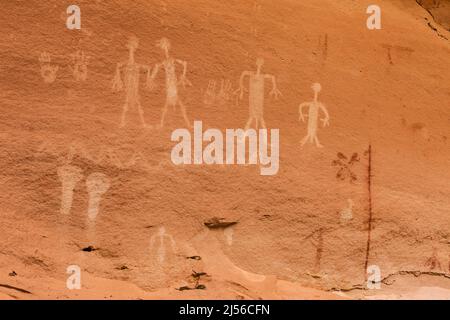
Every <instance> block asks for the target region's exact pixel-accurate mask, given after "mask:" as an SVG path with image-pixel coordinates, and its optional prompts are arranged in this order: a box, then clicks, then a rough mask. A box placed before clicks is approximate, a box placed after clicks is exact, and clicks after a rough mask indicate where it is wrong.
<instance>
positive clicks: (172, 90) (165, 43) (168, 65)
mask: <svg viewBox="0 0 450 320" xmlns="http://www.w3.org/2000/svg"><path fill="white" fill-rule="evenodd" d="M157 47H159V48H161V49H162V50H163V51H164V54H165V59H164V61H162V62H161V63H158V64H156V66H155V68H154V69H153V72H152V76H151V84H150V87H154V83H153V81H154V79H155V77H156V75H157V74H158V72H159V69H161V68H164V70H165V73H166V74H165V76H166V103H165V105H164V108H163V110H162V115H161V123H160V127H161V128H162V127H163V126H164V119H165V117H166V114H167V109H168V107H173V108H174V109H175V107H176V106H177V105H178V106H179V107H180V110H181V114H182V115H183V118H184V121H185V122H186V125H187V127H188V128H190V127H191V124H190V122H189V119H188V117H187V114H186V106H185V105H184V103H183V102H182V101H181V99H180V97H179V94H178V85H179V84H181V85H182V86H183V87H185V86H186V85H189V86H191V85H192V84H191V82H190V81H189V80H188V79H187V78H186V72H187V62H186V61H183V60H179V59H174V58H172V57H171V56H170V54H169V50H170V41H169V40H168V39H167V38H162V39H161V40H159V41H158V43H157ZM175 63H178V64H180V65H181V66H183V73H182V74H181V76H180V79H178V77H177V74H176V67H175Z"/></svg>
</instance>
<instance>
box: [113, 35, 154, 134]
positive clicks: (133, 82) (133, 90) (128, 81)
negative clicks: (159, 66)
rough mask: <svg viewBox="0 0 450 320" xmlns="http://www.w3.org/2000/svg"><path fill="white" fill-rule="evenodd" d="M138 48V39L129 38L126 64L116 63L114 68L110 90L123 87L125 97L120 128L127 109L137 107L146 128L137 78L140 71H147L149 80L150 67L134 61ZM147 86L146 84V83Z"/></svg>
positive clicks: (122, 125)
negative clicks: (114, 72) (114, 73)
mask: <svg viewBox="0 0 450 320" xmlns="http://www.w3.org/2000/svg"><path fill="white" fill-rule="evenodd" d="M138 46H139V39H138V38H136V37H135V36H132V37H130V39H129V40H128V43H127V48H128V50H129V57H128V62H125V63H118V64H117V67H116V75H115V77H114V79H113V84H112V89H113V90H115V91H122V90H123V87H124V86H125V91H126V97H125V104H124V106H123V111H122V117H121V120H120V127H124V126H125V118H126V114H127V112H128V110H129V108H134V107H137V110H138V113H139V117H140V119H141V123H142V126H143V127H147V125H146V124H145V120H144V111H143V109H142V106H141V101H140V96H139V76H140V72H141V70H144V71H147V80H149V75H150V67H148V66H146V65H142V64H138V63H136V62H135V60H134V53H135V51H136V50H137V48H138ZM121 72H122V73H123V77H124V80H125V81H124V82H125V83H123V82H122V79H121ZM147 84H148V83H147Z"/></svg>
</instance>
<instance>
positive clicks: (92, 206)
mask: <svg viewBox="0 0 450 320" xmlns="http://www.w3.org/2000/svg"><path fill="white" fill-rule="evenodd" d="M109 186H110V182H109V179H108V177H107V176H106V175H104V174H103V173H92V174H91V175H89V176H88V177H87V178H86V189H87V192H88V193H89V205H88V218H89V221H91V222H93V221H95V218H96V217H97V214H98V209H99V205H100V201H101V199H102V196H103V194H104V193H105V192H106V191H107V190H108V189H109Z"/></svg>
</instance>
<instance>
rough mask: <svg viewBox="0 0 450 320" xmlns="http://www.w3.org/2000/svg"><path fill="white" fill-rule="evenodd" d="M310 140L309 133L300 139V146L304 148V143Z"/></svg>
mask: <svg viewBox="0 0 450 320" xmlns="http://www.w3.org/2000/svg"><path fill="white" fill-rule="evenodd" d="M309 138H310V136H309V133H308V134H307V135H306V136H305V137H304V138H303V139H302V141H300V143H301V145H302V146H304V145H305V143H306V141H308V139H309Z"/></svg>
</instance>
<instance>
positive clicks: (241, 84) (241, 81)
mask: <svg viewBox="0 0 450 320" xmlns="http://www.w3.org/2000/svg"><path fill="white" fill-rule="evenodd" d="M250 75H251V72H250V71H244V72H242V74H241V77H240V79H239V89H237V90H236V91H235V92H234V94H238V93H239V99H241V100H242V98H244V79H245V77H246V76H250Z"/></svg>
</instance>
